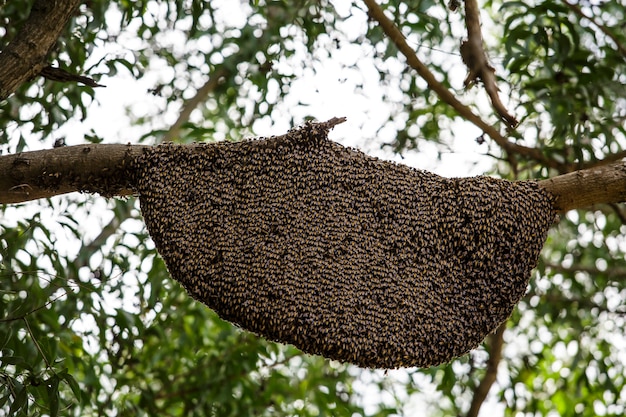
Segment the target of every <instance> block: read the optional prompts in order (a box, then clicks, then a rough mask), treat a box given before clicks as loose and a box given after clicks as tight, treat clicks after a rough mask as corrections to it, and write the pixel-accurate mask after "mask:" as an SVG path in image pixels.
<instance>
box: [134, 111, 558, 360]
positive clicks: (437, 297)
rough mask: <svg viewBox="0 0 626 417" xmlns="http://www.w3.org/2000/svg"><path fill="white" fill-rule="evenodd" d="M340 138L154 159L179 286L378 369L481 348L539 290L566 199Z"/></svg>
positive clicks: (283, 337)
mask: <svg viewBox="0 0 626 417" xmlns="http://www.w3.org/2000/svg"><path fill="white" fill-rule="evenodd" d="M328 130H329V129H328V126H325V125H323V124H315V123H308V124H306V125H305V126H303V127H301V128H299V129H294V130H292V131H290V132H289V133H288V134H287V135H285V136H282V137H272V138H265V139H255V140H248V141H244V142H239V143H217V144H206V145H197V146H194V147H189V146H180V145H172V144H165V145H161V146H158V147H154V148H151V149H147V150H146V151H145V152H144V153H143V155H142V156H141V157H139V158H138V159H137V160H136V161H135V164H136V166H135V172H136V175H137V178H136V181H135V182H136V185H137V188H138V192H139V194H140V201H141V208H142V212H143V216H144V218H145V221H146V224H147V227H148V230H149V232H150V234H151V236H152V238H153V239H154V241H155V244H156V246H157V249H158V251H159V252H160V254H161V255H162V256H163V258H164V259H165V261H166V263H167V266H168V269H169V271H170V273H171V275H172V276H173V278H174V279H176V280H177V281H179V282H180V283H181V284H182V285H183V286H184V287H185V288H186V290H187V291H188V292H189V294H190V295H191V296H192V297H194V298H195V299H197V300H199V301H201V302H203V303H205V304H206V305H207V306H209V307H210V308H211V309H213V310H215V311H216V312H217V313H218V314H219V315H220V316H221V317H222V318H223V319H225V320H228V321H230V322H233V323H235V324H237V325H238V326H240V327H242V328H244V329H247V330H249V331H252V332H255V333H257V334H260V335H262V336H264V337H266V338H268V339H271V340H275V341H279V342H283V343H291V344H293V345H295V346H297V347H298V348H300V349H301V350H303V351H305V352H308V353H311V354H318V355H323V356H325V357H328V358H331V359H336V360H339V361H345V362H350V363H353V364H356V365H359V366H362V367H372V368H398V367H411V366H419V367H428V366H433V365H437V364H441V363H444V362H447V361H450V360H451V359H452V358H454V357H456V356H460V355H462V354H464V353H466V352H468V351H469V350H471V349H473V348H475V347H477V346H478V345H479V344H480V343H481V342H482V341H483V339H484V338H485V336H487V335H488V334H489V333H490V332H492V331H493V330H494V329H496V328H497V326H498V325H499V324H500V323H502V322H503V321H504V320H506V319H507V318H508V317H509V315H510V314H511V312H512V310H513V308H514V306H515V304H516V303H517V302H518V301H519V299H520V298H521V297H522V296H523V295H524V293H525V291H526V287H527V284H528V280H529V277H530V273H531V270H532V268H533V267H534V266H535V265H536V262H537V259H538V256H539V252H540V250H541V248H542V246H543V243H544V241H545V238H546V233H547V230H548V228H549V227H550V225H551V224H552V223H553V221H554V219H555V214H556V213H555V210H554V208H553V201H552V196H551V195H549V194H548V193H546V192H545V191H543V190H542V189H540V188H539V187H538V186H537V184H536V183H535V182H532V181H524V182H508V181H504V180H498V179H493V178H487V177H478V178H454V179H446V178H442V177H439V176H437V175H435V174H432V173H429V172H424V171H420V170H416V169H413V168H409V167H406V166H403V165H399V164H395V163H391V162H386V161H382V160H379V159H377V158H373V157H370V156H367V155H365V154H363V153H361V152H359V151H358V150H355V149H350V148H345V147H343V146H341V145H339V144H337V143H334V142H332V141H330V140H329V139H328V138H327V134H328Z"/></svg>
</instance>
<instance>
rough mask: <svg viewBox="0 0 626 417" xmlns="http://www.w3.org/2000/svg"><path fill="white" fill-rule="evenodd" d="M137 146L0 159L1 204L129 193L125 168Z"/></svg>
mask: <svg viewBox="0 0 626 417" xmlns="http://www.w3.org/2000/svg"><path fill="white" fill-rule="evenodd" d="M144 148H146V147H145V146H140V145H133V146H131V145H78V146H66V147H61V148H55V149H46V150H41V151H33V152H22V153H18V154H14V155H6V156H2V157H0V203H3V204H9V203H21V202H24V201H29V200H36V199H38V198H48V197H52V196H55V195H59V194H65V193H70V192H74V191H87V192H95V193H100V194H102V195H104V196H113V195H127V194H130V193H131V190H130V185H131V184H129V175H128V171H127V169H128V167H129V166H130V162H131V161H132V160H133V159H134V158H135V157H136V156H137V155H139V154H140V153H141V152H142V149H144Z"/></svg>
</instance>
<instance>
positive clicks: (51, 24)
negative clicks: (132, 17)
mask: <svg viewBox="0 0 626 417" xmlns="http://www.w3.org/2000/svg"><path fill="white" fill-rule="evenodd" d="M80 3H81V0H56V1H49V0H36V1H35V3H34V4H33V6H32V8H31V11H30V16H29V17H28V20H27V21H26V22H25V23H24V25H23V26H22V28H21V29H20V30H19V32H18V33H17V35H16V36H15V38H14V39H13V40H12V41H11V42H10V43H9V44H8V45H7V47H6V48H4V50H2V52H0V101H1V100H4V99H6V98H7V97H9V96H10V95H11V94H13V93H14V92H15V90H17V88H18V87H19V86H20V85H22V84H23V83H24V82H26V81H28V80H30V79H31V78H33V77H35V76H36V75H37V74H39V73H40V72H41V70H42V69H43V68H44V67H45V66H46V64H47V62H46V59H47V56H48V53H49V52H50V50H51V49H52V48H53V47H54V44H55V42H56V40H57V39H58V38H59V36H60V35H61V32H62V31H63V28H65V26H66V25H67V22H68V21H69V20H70V18H71V17H72V16H73V15H74V13H75V12H76V9H77V8H78V5H79V4H80Z"/></svg>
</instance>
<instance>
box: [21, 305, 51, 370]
mask: <svg viewBox="0 0 626 417" xmlns="http://www.w3.org/2000/svg"><path fill="white" fill-rule="evenodd" d="M22 320H24V324H26V329H27V330H28V334H29V335H30V338H31V339H33V343H34V344H35V346H36V347H37V350H38V351H39V353H40V354H41V357H42V358H43V361H44V362H45V363H46V368H48V369H50V370H51V371H52V372H54V370H53V369H52V367H51V366H50V362H49V361H48V358H46V355H44V353H43V350H41V346H39V343H38V342H37V338H35V335H34V334H33V331H32V330H31V328H30V325H29V324H28V320H26V317H24V318H22Z"/></svg>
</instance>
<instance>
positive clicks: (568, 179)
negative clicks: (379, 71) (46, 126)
mask: <svg viewBox="0 0 626 417" xmlns="http://www.w3.org/2000/svg"><path fill="white" fill-rule="evenodd" d="M344 120H345V119H343V118H334V119H331V120H329V121H327V122H324V124H326V126H328V127H329V128H330V127H332V126H334V125H336V124H339V123H342V122H343V121H344ZM186 146H197V145H186ZM203 146H206V144H203ZM146 147H147V146H146V145H79V146H66V147H62V148H56V149H49V150H42V151H33V152H23V153H19V154H15V155H6V156H0V203H1V204H8V203H19V202H24V201H29V200H35V199H38V198H48V197H52V196H54V195H59V194H65V193H69V192H73V191H87V192H97V193H100V194H103V195H105V196H111V195H128V194H130V193H131V192H132V188H133V184H131V183H130V179H129V178H128V177H127V174H128V172H127V167H128V166H129V163H130V161H132V160H133V158H135V157H136V156H137V155H139V154H140V153H141V152H142V149H144V148H146ZM539 186H540V187H542V188H544V189H545V190H547V191H548V192H550V193H551V194H552V195H554V197H555V208H557V209H558V210H561V211H567V210H571V209H575V208H584V207H588V206H591V205H594V204H600V203H616V202H622V201H626V161H620V162H616V163H613V164H609V165H603V166H599V167H595V168H591V169H587V170H581V171H575V172H572V173H569V174H565V175H560V176H557V177H554V178H550V179H547V180H543V181H539Z"/></svg>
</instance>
